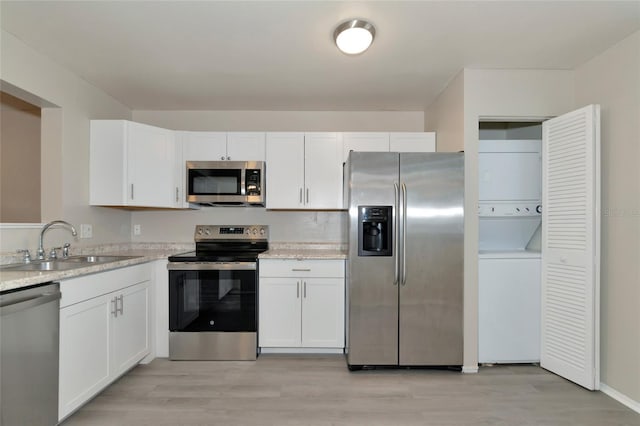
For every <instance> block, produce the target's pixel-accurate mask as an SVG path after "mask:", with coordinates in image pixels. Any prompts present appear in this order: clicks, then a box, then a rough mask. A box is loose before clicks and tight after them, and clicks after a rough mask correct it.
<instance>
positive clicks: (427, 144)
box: [389, 132, 436, 152]
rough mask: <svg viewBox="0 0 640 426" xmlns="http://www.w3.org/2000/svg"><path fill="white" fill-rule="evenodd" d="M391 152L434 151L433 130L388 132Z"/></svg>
mask: <svg viewBox="0 0 640 426" xmlns="http://www.w3.org/2000/svg"><path fill="white" fill-rule="evenodd" d="M389 151H391V152H436V134H435V132H392V133H390V134H389Z"/></svg>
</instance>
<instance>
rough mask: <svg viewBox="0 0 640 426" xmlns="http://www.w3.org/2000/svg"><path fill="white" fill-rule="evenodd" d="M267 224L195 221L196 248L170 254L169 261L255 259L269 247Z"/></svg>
mask: <svg viewBox="0 0 640 426" xmlns="http://www.w3.org/2000/svg"><path fill="white" fill-rule="evenodd" d="M268 235H269V227H268V226H266V225H233V226H220V225H196V230H195V232H194V240H195V242H196V250H195V251H191V252H188V253H182V254H177V255H175V256H170V257H169V261H170V262H255V261H256V260H257V259H258V255H259V254H260V253H262V252H264V251H266V250H268V249H269V242H268V241H267V238H268Z"/></svg>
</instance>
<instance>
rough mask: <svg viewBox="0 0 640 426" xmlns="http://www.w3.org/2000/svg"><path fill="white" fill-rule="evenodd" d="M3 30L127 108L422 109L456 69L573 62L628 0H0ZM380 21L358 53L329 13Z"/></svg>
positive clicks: (588, 52)
mask: <svg viewBox="0 0 640 426" xmlns="http://www.w3.org/2000/svg"><path fill="white" fill-rule="evenodd" d="M0 8H1V9H0V14H1V18H2V28H3V29H4V30H6V31H8V32H9V33H12V34H14V35H15V36H16V37H18V38H19V39H21V40H22V41H23V42H24V43H26V44H27V45H30V46H31V47H33V48H34V49H36V50H38V51H40V52H42V53H43V54H45V55H47V56H49V57H50V58H52V59H53V60H55V61H57V62H59V63H60V64H62V65H64V66H65V67H67V68H69V69H70V70H72V71H73V72H74V73H76V74H78V75H80V76H82V77H83V78H84V79H86V80H87V81H89V82H91V83H92V84H94V85H95V86H97V87H100V88H102V89H103V90H104V91H105V92H107V93H109V94H110V95H112V96H113V97H114V98H116V99H118V100H119V101H120V102H122V103H123V104H125V105H127V106H129V107H130V108H131V109H134V110H145V109H150V110H403V111H412V110H418V111H419V110H423V109H424V108H425V106H427V105H429V104H430V103H431V102H432V101H433V100H434V99H435V97H436V96H437V95H438V93H439V92H440V91H441V90H442V89H443V88H444V87H446V84H447V83H448V81H449V80H451V79H452V78H453V77H454V76H455V75H456V73H458V72H459V71H460V70H461V69H462V68H465V67H468V68H545V69H573V68H575V67H576V66H578V65H580V64H582V63H584V62H585V61H587V60H589V59H590V58H592V57H594V56H595V55H597V54H598V53H600V52H602V51H604V50H606V49H607V48H608V47H609V46H611V45H613V44H615V43H616V42H617V41H619V40H621V39H623V38H625V37H626V36H627V35H629V34H631V33H633V32H635V31H637V30H638V29H640V0H632V1H619V2H616V1H580V2H569V1H548V2H543V1H515V0H512V1H506V2H505V1H467V2H461V1H366V2H351V1H304V0H299V1H254V2H248V1H239V0H236V1H135V2H134V1H104V2H103V1H43V2H35V1H2V3H0ZM355 17H357V18H365V19H368V20H370V21H371V22H372V23H373V24H374V25H375V27H376V39H375V41H374V43H373V46H372V47H371V48H370V49H369V50H368V51H367V52H365V53H364V54H363V55H359V56H355V57H349V56H346V55H344V54H342V53H340V52H339V51H338V50H337V49H336V47H335V45H334V44H333V40H332V32H333V29H334V28H335V26H336V25H337V24H339V23H340V22H342V21H344V20H346V19H349V18H355Z"/></svg>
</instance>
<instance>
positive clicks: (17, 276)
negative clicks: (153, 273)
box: [0, 244, 194, 292]
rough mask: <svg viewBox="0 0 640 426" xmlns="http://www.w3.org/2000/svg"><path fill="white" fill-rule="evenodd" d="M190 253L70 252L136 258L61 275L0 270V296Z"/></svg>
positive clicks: (131, 247)
mask: <svg viewBox="0 0 640 426" xmlns="http://www.w3.org/2000/svg"><path fill="white" fill-rule="evenodd" d="M193 249H194V246H193V244H121V245H106V246H102V247H98V248H91V249H83V250H79V251H73V252H72V253H71V254H72V255H79V254H83V255H116V256H139V257H135V258H133V259H124V260H119V261H115V262H108V263H99V264H93V265H87V266H83V267H80V268H74V269H67V270H62V271H42V272H40V271H5V270H1V269H0V292H1V291H7V290H16V289H19V288H22V287H29V286H32V285H36V284H41V283H46V282H49V281H58V280H64V279H69V278H75V277H79V276H81V275H88V274H95V273H97V272H103V271H108V270H110V269H117V268H123V267H125V266H131V265H137V264H140V263H146V262H152V261H154V260H159V259H166V258H167V257H168V256H170V255H172V254H177V253H184V252H187V251H190V250H193Z"/></svg>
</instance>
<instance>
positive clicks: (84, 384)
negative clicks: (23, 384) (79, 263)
mask: <svg viewBox="0 0 640 426" xmlns="http://www.w3.org/2000/svg"><path fill="white" fill-rule="evenodd" d="M150 278H151V270H150V267H149V266H148V265H147V264H143V265H136V266H132V267H127V268H122V269H117V270H113V271H108V272H104V273H100V274H93V275H88V276H84V277H78V278H73V279H69V280H65V281H62V282H61V283H60V289H61V292H62V295H63V296H62V299H61V302H60V361H59V379H60V384H59V397H58V401H59V406H58V417H59V419H60V420H61V419H63V418H65V417H67V416H68V415H69V414H71V413H72V412H73V411H75V410H76V409H77V408H78V407H80V406H81V405H82V404H84V403H85V402H86V401H88V400H89V399H91V398H92V397H93V396H94V395H96V394H97V393H98V392H100V391H101V390H102V389H104V388H105V387H106V386H108V385H109V384H110V383H112V382H113V381H114V380H115V379H117V378H118V377H119V376H120V375H122V374H123V373H125V372H126V371H127V370H129V369H130V368H131V367H133V366H134V365H136V364H137V363H138V362H139V361H141V360H142V359H143V358H144V357H145V356H146V355H147V354H148V353H149V336H150V334H149V331H150V321H149V299H150V298H149V285H150Z"/></svg>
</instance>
